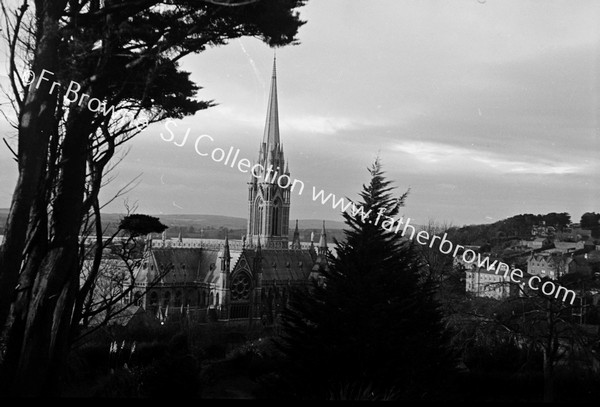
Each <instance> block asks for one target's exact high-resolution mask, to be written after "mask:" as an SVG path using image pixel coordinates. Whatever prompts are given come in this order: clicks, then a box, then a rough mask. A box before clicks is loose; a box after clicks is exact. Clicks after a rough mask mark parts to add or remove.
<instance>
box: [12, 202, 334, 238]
mask: <svg viewBox="0 0 600 407" xmlns="http://www.w3.org/2000/svg"><path fill="white" fill-rule="evenodd" d="M150 215H151V216H155V217H157V218H159V219H160V221H161V222H162V223H163V224H165V225H167V226H168V227H169V229H167V236H169V237H171V236H177V235H178V234H179V230H180V229H181V233H182V235H183V236H184V237H200V233H201V231H202V237H205V238H207V239H208V238H215V239H220V238H224V236H225V233H226V232H227V231H228V233H230V236H236V237H237V236H238V235H241V234H242V233H243V232H244V231H245V230H246V222H247V220H246V219H245V218H237V217H233V216H220V215H196V214H185V215H173V214H160V215H156V214H150ZM7 216H8V209H7V208H0V225H1V226H0V228H3V227H4V225H5V224H6V218H7ZM122 217H123V214H118V213H103V214H102V226H103V227H104V228H105V229H106V233H107V234H109V233H112V232H113V231H114V230H116V228H117V226H118V224H119V222H120V220H121V218H122ZM295 224H296V221H295V220H293V221H291V222H290V233H293V231H294V227H295ZM322 225H323V220H321V219H299V220H298V226H299V229H300V237H301V240H303V241H308V240H309V239H310V233H311V231H314V232H315V240H316V241H318V240H319V233H320V231H321V227H322ZM325 227H326V229H327V233H328V240H329V241H330V242H331V241H332V238H333V237H337V238H341V237H342V236H343V234H342V233H341V230H342V229H343V228H344V223H343V222H339V221H332V220H326V221H325ZM2 232H3V230H2V229H0V234H2Z"/></svg>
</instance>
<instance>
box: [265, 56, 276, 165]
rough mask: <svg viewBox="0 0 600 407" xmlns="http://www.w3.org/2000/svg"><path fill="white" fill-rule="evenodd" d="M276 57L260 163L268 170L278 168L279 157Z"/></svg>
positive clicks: (274, 58)
mask: <svg viewBox="0 0 600 407" xmlns="http://www.w3.org/2000/svg"><path fill="white" fill-rule="evenodd" d="M276 63H277V60H276V57H275V56H274V57H273V75H272V76H271V91H270V93H269V103H268V106H267V120H266V122H265V132H264V135H263V141H262V145H261V154H260V161H261V164H263V165H264V166H265V168H268V167H269V165H273V168H276V167H277V164H278V163H276V162H275V161H276V158H278V157H276V156H279V154H278V153H279V151H280V140H279V107H278V104H277V68H276Z"/></svg>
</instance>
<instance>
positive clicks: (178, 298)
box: [175, 291, 181, 307]
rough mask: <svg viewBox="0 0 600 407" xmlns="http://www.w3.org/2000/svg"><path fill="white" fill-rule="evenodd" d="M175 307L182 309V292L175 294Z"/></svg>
mask: <svg viewBox="0 0 600 407" xmlns="http://www.w3.org/2000/svg"><path fill="white" fill-rule="evenodd" d="M175 306H176V307H181V291H177V292H176V293H175Z"/></svg>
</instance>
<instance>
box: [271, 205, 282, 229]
mask: <svg viewBox="0 0 600 407" xmlns="http://www.w3.org/2000/svg"><path fill="white" fill-rule="evenodd" d="M280 204H281V201H280V200H279V199H277V200H276V201H275V203H274V204H273V217H272V218H271V235H272V236H279V235H280V234H281V233H280V232H279V226H280V224H281V222H280V221H279V212H280Z"/></svg>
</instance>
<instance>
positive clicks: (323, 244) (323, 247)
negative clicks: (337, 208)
mask: <svg viewBox="0 0 600 407" xmlns="http://www.w3.org/2000/svg"><path fill="white" fill-rule="evenodd" d="M325 253H327V233H325V221H323V229H321V238H320V239H319V254H325Z"/></svg>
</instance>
